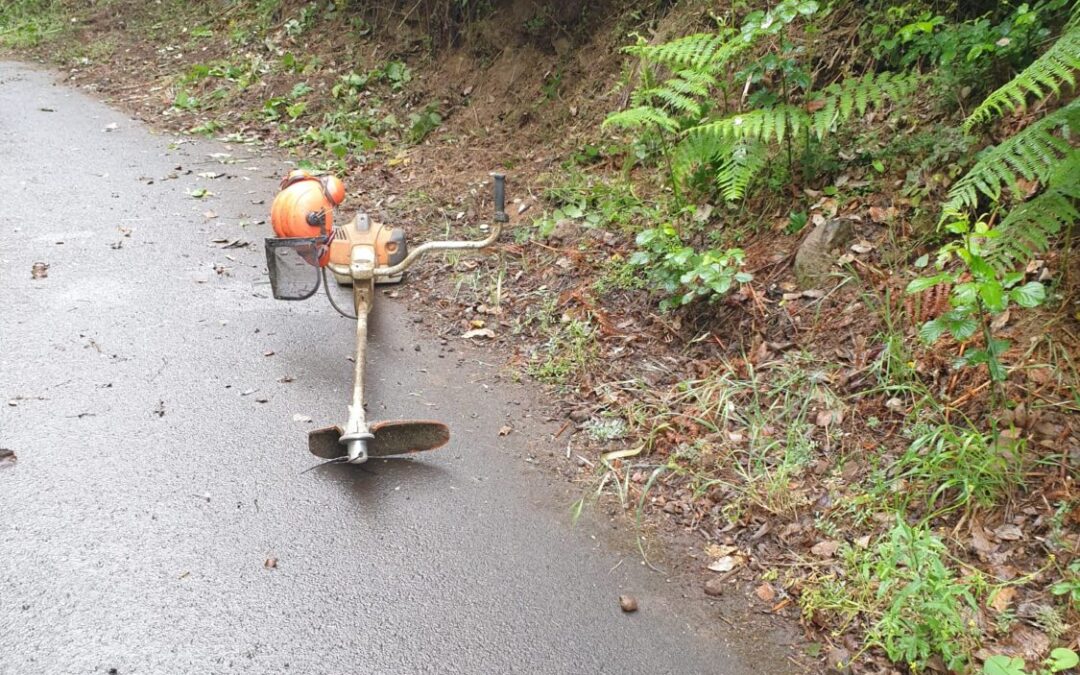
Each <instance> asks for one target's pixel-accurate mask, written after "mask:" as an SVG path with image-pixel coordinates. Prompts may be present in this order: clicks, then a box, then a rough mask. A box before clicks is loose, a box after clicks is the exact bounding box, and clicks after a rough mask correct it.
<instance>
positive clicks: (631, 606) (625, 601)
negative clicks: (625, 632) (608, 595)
mask: <svg viewBox="0 0 1080 675" xmlns="http://www.w3.org/2000/svg"><path fill="white" fill-rule="evenodd" d="M619 608H620V609H622V611H624V612H626V613H628V614H629V613H630V612H636V611H637V610H638V604H637V598H635V597H634V596H632V595H620V596H619Z"/></svg>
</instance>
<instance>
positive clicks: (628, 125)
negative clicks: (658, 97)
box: [601, 105, 679, 133]
mask: <svg viewBox="0 0 1080 675" xmlns="http://www.w3.org/2000/svg"><path fill="white" fill-rule="evenodd" d="M649 124H655V125H656V126H658V127H660V128H661V129H663V130H665V131H668V132H671V133H675V132H676V131H678V130H679V122H678V121H677V120H676V119H675V118H673V117H672V116H671V115H669V114H667V113H666V112H664V111H663V110H661V109H660V108H654V107H653V106H650V105H642V106H638V107H636V108H628V109H626V110H621V111H619V112H617V113H613V114H611V115H608V117H607V119H605V120H604V123H603V124H602V125H601V128H607V127H621V128H624V129H634V128H641V127H645V126H648V125H649Z"/></svg>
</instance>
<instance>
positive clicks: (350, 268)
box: [266, 171, 507, 464]
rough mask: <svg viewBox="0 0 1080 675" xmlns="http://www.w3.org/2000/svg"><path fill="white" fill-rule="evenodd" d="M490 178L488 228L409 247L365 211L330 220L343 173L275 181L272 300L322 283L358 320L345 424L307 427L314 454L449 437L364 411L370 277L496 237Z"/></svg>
mask: <svg viewBox="0 0 1080 675" xmlns="http://www.w3.org/2000/svg"><path fill="white" fill-rule="evenodd" d="M492 177H493V178H494V200H495V216H494V223H493V224H492V226H491V229H490V232H489V234H488V236H487V237H486V238H484V239H482V240H478V241H429V242H426V243H424V244H421V245H420V246H418V247H417V248H415V249H413V250H412V251H409V250H408V248H407V246H406V242H405V231H404V230H403V229H402V228H400V227H389V226H387V225H383V224H379V223H373V222H371V220H370V219H369V218H368V216H367V214H365V213H357V214H356V216H355V217H354V218H353V220H352V222H350V223H348V224H347V225H345V226H343V227H334V220H333V210H334V207H336V206H337V205H338V204H340V203H341V201H342V200H343V199H344V196H345V190H344V186H342V184H341V181H339V180H338V179H337V178H334V177H332V176H322V177H320V176H315V175H312V174H310V173H307V172H305V171H293V172H292V173H290V174H289V175H288V176H287V177H286V178H285V179H284V180H283V181H282V183H281V191H280V192H279V193H278V195H277V197H275V199H274V204H273V206H272V207H271V223H272V225H273V227H274V234H276V235H277V236H276V237H272V238H268V239H266V262H267V269H268V271H269V273H270V285H271V288H272V290H273V293H274V297H275V298H276V299H278V300H304V299H307V298H310V297H311V296H313V295H315V293H316V292H317V291H318V290H319V286H320V285H322V286H324V287H325V288H326V295H327V298H329V300H330V303H331V304H332V305H333V306H334V308H335V309H336V310H337V311H338V312H339V313H341V314H343V315H345V316H347V317H349V318H353V319H355V320H356V359H355V368H354V372H353V390H352V403H351V404H350V405H349V419H348V421H347V422H346V423H345V427H344V428H342V427H340V426H333V427H327V428H325V429H316V430H314V431H312V432H310V433H309V434H308V449H309V450H310V451H311V453H312V454H314V455H316V456H317V457H320V458H322V459H326V460H330V461H333V462H347V463H350V464H362V463H364V462H366V461H367V459H368V458H369V457H385V456H390V455H402V454H406V453H411V452H420V451H422V450H432V449H435V448H438V447H440V446H442V445H445V444H446V442H447V441H449V440H450V430H449V428H448V427H447V426H446V425H445V424H443V423H441V422H434V421H430V420H395V421H386V422H376V423H374V424H368V421H367V417H366V415H365V412H364V355H365V351H366V347H367V329H368V321H367V319H368V313H369V312H371V309H372V305H373V302H374V300H375V285H376V284H386V283H397V282H400V281H401V280H402V278H403V276H404V274H405V271H406V270H407V269H409V267H411V266H412V265H413V264H414V263H415V262H416V261H417V260H419V259H420V257H421V256H423V255H424V254H426V253H431V252H434V251H461V250H476V249H483V248H486V247H488V246H491V245H492V244H493V243H495V241H496V240H497V239H498V238H499V233H500V231H501V230H502V225H503V223H505V222H507V216H506V212H505V185H506V183H505V180H506V179H505V177H504V176H503V175H501V174H492ZM327 270H329V272H330V273H331V274H333V276H334V278H335V279H336V280H337V282H338V283H339V284H342V285H351V286H352V295H353V310H354V314H348V313H347V312H345V311H343V310H342V309H341V308H340V307H339V306H338V305H337V303H336V302H335V301H334V297H333V295H332V294H331V293H330V288H329V282H328V280H327Z"/></svg>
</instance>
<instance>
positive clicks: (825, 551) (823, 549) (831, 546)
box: [810, 539, 840, 558]
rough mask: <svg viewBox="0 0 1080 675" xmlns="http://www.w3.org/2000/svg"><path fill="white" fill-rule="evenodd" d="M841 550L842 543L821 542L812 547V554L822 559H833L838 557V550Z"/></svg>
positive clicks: (832, 541) (829, 540)
mask: <svg viewBox="0 0 1080 675" xmlns="http://www.w3.org/2000/svg"><path fill="white" fill-rule="evenodd" d="M839 548H840V542H838V541H834V540H831V539H826V540H825V541H819V542H818V543H816V544H814V545H813V546H811V547H810V552H811V553H813V554H814V555H816V556H820V557H822V558H831V557H833V556H834V555H836V550H837V549H839Z"/></svg>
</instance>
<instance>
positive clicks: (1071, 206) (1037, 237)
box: [985, 148, 1080, 269]
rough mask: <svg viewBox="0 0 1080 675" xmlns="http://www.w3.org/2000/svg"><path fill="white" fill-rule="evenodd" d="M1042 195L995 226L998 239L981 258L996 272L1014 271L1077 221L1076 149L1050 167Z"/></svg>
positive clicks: (1079, 158) (1079, 176) (1079, 170)
mask: <svg viewBox="0 0 1080 675" xmlns="http://www.w3.org/2000/svg"><path fill="white" fill-rule="evenodd" d="M1048 181H1049V185H1048V186H1047V188H1046V190H1045V191H1043V193H1042V194H1040V195H1038V196H1036V197H1034V198H1032V199H1031V200H1029V201H1027V202H1024V203H1023V204H1019V205H1017V206H1016V207H1015V208H1013V209H1012V210H1010V211H1009V214H1008V215H1007V216H1005V218H1003V219H1002V221H1001V222H1000V223H998V226H997V230H998V232H1000V236H999V237H998V238H996V239H993V240H991V241H990V242H988V243H987V246H986V252H985V257H986V259H987V261H988V262H990V263H991V264H992V265H994V266H995V267H997V268H999V269H1014V268H1016V267H1017V266H1018V265H1023V264H1025V263H1026V262H1027V261H1029V260H1031V259H1032V258H1035V257H1036V256H1038V255H1039V254H1040V253H1041V252H1043V251H1045V250H1046V249H1048V248H1049V247H1050V242H1051V240H1052V238H1053V237H1054V235H1056V234H1058V233H1059V232H1061V231H1062V230H1065V229H1067V228H1068V227H1069V225H1071V224H1073V223H1075V222H1077V221H1078V220H1080V210H1078V209H1077V204H1078V203H1080V150H1076V149H1075V148H1074V149H1071V150H1070V151H1069V153H1068V156H1067V157H1066V158H1065V159H1064V160H1063V161H1061V162H1059V163H1058V165H1057V166H1056V167H1055V168H1054V170H1053V172H1052V174H1051V175H1050V177H1049V179H1048Z"/></svg>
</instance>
